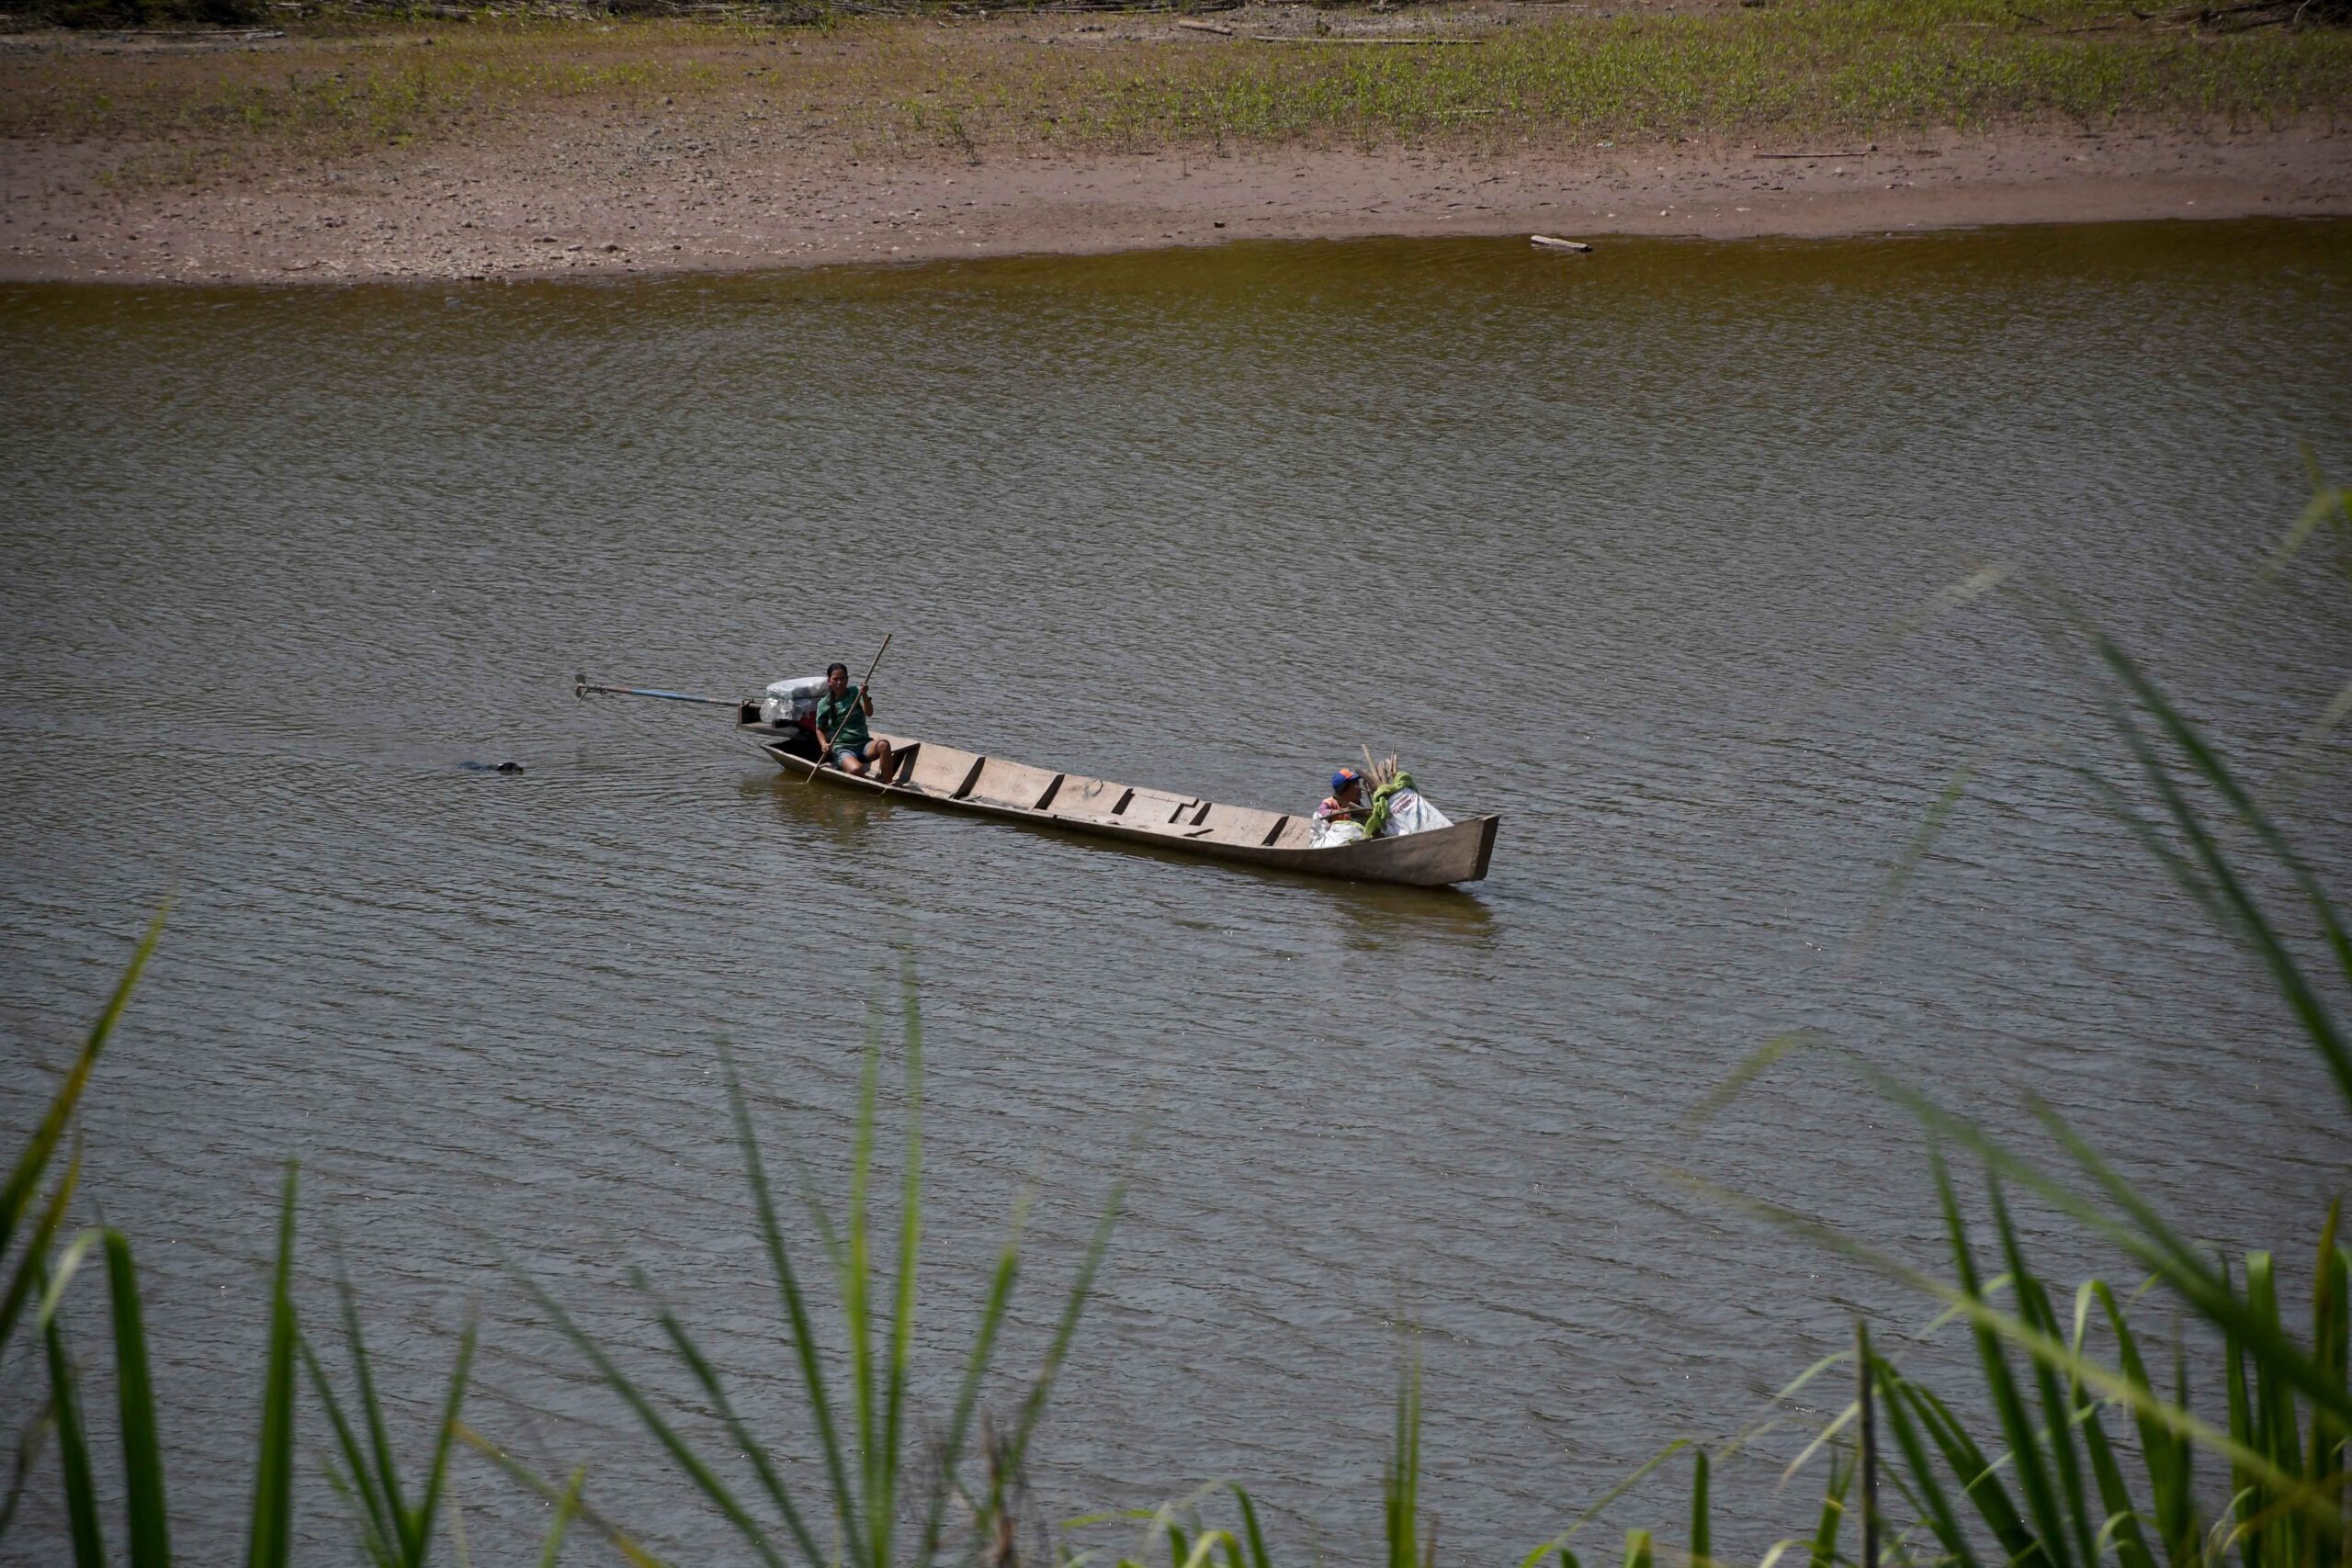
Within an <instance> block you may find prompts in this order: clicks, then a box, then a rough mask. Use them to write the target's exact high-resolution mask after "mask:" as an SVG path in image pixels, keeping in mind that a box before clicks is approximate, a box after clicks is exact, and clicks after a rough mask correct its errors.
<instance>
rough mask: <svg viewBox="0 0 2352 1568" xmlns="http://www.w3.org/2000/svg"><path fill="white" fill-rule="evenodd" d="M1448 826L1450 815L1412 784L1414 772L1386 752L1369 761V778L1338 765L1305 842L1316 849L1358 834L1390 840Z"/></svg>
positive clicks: (1342, 842) (1356, 837) (1345, 841)
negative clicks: (1378, 759)
mask: <svg viewBox="0 0 2352 1568" xmlns="http://www.w3.org/2000/svg"><path fill="white" fill-rule="evenodd" d="M1366 784H1370V786H1371V788H1370V792H1369V794H1368V795H1367V793H1366V789H1365V785H1366ZM1452 826H1453V821H1452V819H1451V818H1448V817H1447V816H1446V815H1445V814H1444V813H1443V812H1442V811H1440V810H1439V809H1438V808H1437V807H1434V806H1431V805H1430V803H1429V802H1428V801H1427V800H1425V799H1423V798H1422V797H1421V793H1420V791H1419V790H1418V789H1416V788H1415V787H1414V786H1413V775H1412V774H1410V773H1407V772H1406V771H1405V770H1404V769H1402V768H1400V767H1398V766H1397V759H1396V758H1394V757H1391V758H1389V759H1388V760H1387V761H1383V762H1375V763H1374V764H1372V768H1371V773H1370V774H1369V776H1368V777H1367V775H1366V774H1363V773H1357V772H1356V771H1355V770H1354V769H1353V768H1341V769H1340V771H1339V772H1338V773H1333V774H1332V775H1331V793H1330V795H1329V796H1328V797H1326V798H1325V800H1324V802H1323V804H1322V805H1320V806H1318V807H1316V808H1315V835H1314V837H1313V838H1312V839H1311V840H1308V842H1309V844H1310V846H1311V847H1312V848H1315V849H1329V848H1330V847H1332V846H1334V845H1338V844H1351V843H1354V842H1355V841H1356V840H1359V839H1384V838H1388V839H1393V838H1396V837H1397V836H1398V835H1400V834H1404V833H1425V832H1428V831H1429V830H1430V829H1432V828H1450V827H1452Z"/></svg>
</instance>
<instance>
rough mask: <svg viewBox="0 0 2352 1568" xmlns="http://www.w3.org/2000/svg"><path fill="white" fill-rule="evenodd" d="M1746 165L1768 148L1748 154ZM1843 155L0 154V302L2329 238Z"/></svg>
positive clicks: (2225, 206)
mask: <svg viewBox="0 0 2352 1568" xmlns="http://www.w3.org/2000/svg"><path fill="white" fill-rule="evenodd" d="M1765 151H1789V150H1788V149H1768V150H1765ZM1814 151H1819V152H1838V153H1852V154H1858V155H1849V156H1835V157H1817V158H1785V157H1770V158H1768V157H1760V156H1758V155H1757V154H1758V150H1755V149H1748V148H1733V147H1698V146H1687V145H1677V146H1670V147H1632V148H1623V149H1617V148H1611V149H1603V150H1594V151H1592V152H1587V153H1581V154H1578V155H1576V156H1572V157H1565V156H1561V155H1557V154H1552V155H1544V156H1534V155H1530V156H1525V157H1520V158H1513V159H1509V160H1500V159H1495V158H1491V157H1477V156H1472V155H1468V154H1462V153H1445V152H1388V153H1365V152H1306V151H1291V152H1259V153H1238V154H1234V155H1231V156H1226V157H1217V156H1213V155H1208V156H1204V155H1199V154H1193V153H1176V152H1168V153H1159V154H1155V155H1150V156H1138V155H1105V156H1080V157H1043V156H1033V157H1025V158H1018V159H1011V160H1005V161H1001V162H1000V161H985V160H984V161H983V162H981V163H980V164H978V165H974V164H971V163H969V162H968V161H953V162H951V161H944V160H929V161H922V162H905V161H900V162H881V161H876V160H873V159H861V160H858V161H855V162H851V161H849V160H847V159H845V158H842V157H839V156H827V155H824V153H823V152H798V151H796V150H793V149H786V148H775V147H766V146H762V145H759V144H757V143H752V144H749V145H743V144H732V143H729V142H725V141H714V140H706V139H698V138H696V137H695V136H694V135H693V134H692V132H691V131H688V130H680V129H677V128H672V127H666V126H663V125H660V124H653V125H630V126H628V127H625V128H620V129H616V130H603V131H602V132H601V133H599V132H598V131H597V130H594V128H591V127H586V126H582V127H577V128H565V129H561V130H550V131H549V132H546V133H542V134H539V135H536V136H534V137H532V138H530V139H528V140H526V141H521V142H520V143H519V144H518V143H508V144H504V145H499V146H490V147H471V148H465V149H450V148H441V149H435V150H431V151H428V152H414V153H408V154H398V155H383V156H379V157H374V158H370V159H368V160H366V161H365V162H360V163H346V164H343V165H341V166H338V167H334V168H324V169H315V168H314V169H303V170H288V171H277V172H270V171H255V172H254V175H253V176H252V177H250V178H248V179H234V178H232V179H226V180H222V181H220V182H218V183H213V184H208V185H206V186H200V187H180V188H157V189H148V190H139V189H132V190H129V191H121V192H110V191H108V190H107V189H105V188H104V187H103V186H98V185H96V182H95V181H94V180H92V179H91V178H90V176H89V170H90V167H91V165H92V164H93V163H94V162H95V156H96V155H95V153H94V152H93V150H92V149H89V148H86V147H71V146H67V147H53V146H32V147H17V148H13V149H10V150H9V151H8V154H7V157H6V174H5V175H0V186H5V196H6V206H5V209H0V213H4V214H5V215H0V278H5V279H7V280H11V281H20V282H21V281H31V280H69V279H72V280H112V281H137V282H150V281H159V280H175V281H189V282H212V283H252V282H267V281H283V280H290V279H306V278H316V279H341V280H360V279H389V278H417V279H431V278H474V277H543V276H565V275H573V274H578V273H649V272H668V271H683V270H706V269H720V270H741V269H751V268H762V267H775V266H796V265H812V264H824V263H842V262H879V261H910V260H920V259H927V258H934V257H942V256H974V255H1001V254H1015V253H1022V252H1038V251H1057V252H1087V251H1103V250H1116V249H1126V248H1133V247H1137V246H1151V245H1166V244H1207V243H1218V242H1221V241H1225V240H1233V239H1300V238H1351V237H1361V236H1370V235H1383V234H1411V235H1439V234H1508V233H1519V232H1539V231H1540V232H1547V233H1566V234H1573V235H1577V236H1580V237H1585V238H1591V237H1594V236H1606V235H1611V234H1691V235H1702V236H1708V237H1715V238H1731V237H1741V236H1751V235H1768V234H1779V235H1808V236H1812V235H1834V234H1850V233H1861V232H1873V231H1901V230H1906V229H1927V228H1943V227H1951V226H1956V225H1969V224H1993V223H2046V222H2065V221H2105V220H2133V219H2152V218H2233V217H2245V216H2250V215H2257V214H2258V215H2274V216H2324V215H2328V216H2342V215H2352V158H2348V157H2347V156H2346V151H2347V146H2346V141H2344V140H2342V139H2338V138H2334V137H2330V136H2328V135H2326V134H2324V132H2323V131H2320V130H2300V131H2289V132H2281V133H2270V134H2264V135H2259V136H2245V137H2235V138H2225V139H2211V140H2206V139H2191V138H2187V137H2181V136H2177V135H2171V136H2156V135H2151V136H2146V137H2133V136H2124V135H2109V136H2098V137H2088V136H2079V135H2073V134H2067V133H2064V132H2060V133H2053V134H2042V135H2036V134H2032V133H2022V132H2008V133H2005V134H2002V135H1999V136H1996V137H1991V138H1968V139H1961V138H1947V139H1943V140H1941V141H1938V142H1934V143H1923V144H1919V145H1912V146H1905V147H1883V148H1880V149H1878V150H1876V151H1871V150H1869V149H1868V148H1867V147H1864V148H1857V149H1846V148H1820V149H1815V150H1814Z"/></svg>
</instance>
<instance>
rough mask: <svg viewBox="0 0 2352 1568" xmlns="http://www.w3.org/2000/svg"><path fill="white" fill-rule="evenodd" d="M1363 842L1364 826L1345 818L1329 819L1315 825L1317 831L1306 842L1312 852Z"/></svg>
mask: <svg viewBox="0 0 2352 1568" xmlns="http://www.w3.org/2000/svg"><path fill="white" fill-rule="evenodd" d="M1362 841H1363V823H1361V822H1354V821H1351V820H1349V819H1348V818H1344V817H1327V818H1323V819H1322V820H1320V821H1318V822H1317V823H1316V824H1315V831H1314V833H1313V835H1312V836H1310V837H1309V838H1308V839H1307V840H1306V847H1307V848H1308V849H1310V850H1328V849H1332V848H1335V847H1337V846H1338V845H1340V844H1353V843H1360V842H1362Z"/></svg>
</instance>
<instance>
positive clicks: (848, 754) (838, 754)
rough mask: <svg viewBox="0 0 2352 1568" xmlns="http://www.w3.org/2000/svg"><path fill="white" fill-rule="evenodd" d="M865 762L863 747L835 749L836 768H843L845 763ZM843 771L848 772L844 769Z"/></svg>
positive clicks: (834, 763)
mask: <svg viewBox="0 0 2352 1568" xmlns="http://www.w3.org/2000/svg"><path fill="white" fill-rule="evenodd" d="M845 761H848V762H863V761H865V747H863V746H836V747H834V748H833V766H835V767H836V768H839V767H841V766H842V763H843V762H845ZM843 771H844V772H846V771H847V770H845V769H844V770H843Z"/></svg>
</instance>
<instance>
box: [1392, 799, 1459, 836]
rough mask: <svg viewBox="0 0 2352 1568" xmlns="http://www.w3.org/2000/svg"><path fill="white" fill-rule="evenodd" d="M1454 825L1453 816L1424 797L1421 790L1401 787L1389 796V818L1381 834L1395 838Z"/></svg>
mask: <svg viewBox="0 0 2352 1568" xmlns="http://www.w3.org/2000/svg"><path fill="white" fill-rule="evenodd" d="M1451 827H1453V818H1451V817H1448V816H1447V815H1446V814H1445V813H1444V812H1442V811H1440V810H1439V809H1438V808H1437V807H1434V806H1431V805H1430V803H1429V802H1428V801H1426V800H1424V799H1422V798H1421V792H1420V791H1419V790H1417V789H1400V790H1398V791H1397V793H1396V794H1395V795H1390V796H1389V797H1388V820H1387V821H1385V822H1383V823H1382V824H1381V825H1380V836H1381V837H1382V838H1384V839H1395V838H1401V837H1402V836H1403V835H1405V834H1407V833H1426V832H1428V831H1429V830H1430V829H1432V828H1451Z"/></svg>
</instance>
